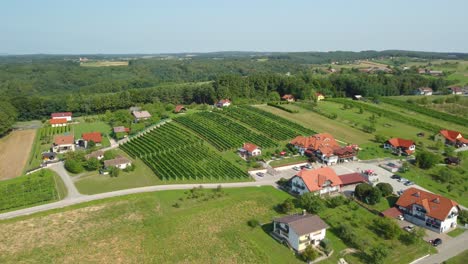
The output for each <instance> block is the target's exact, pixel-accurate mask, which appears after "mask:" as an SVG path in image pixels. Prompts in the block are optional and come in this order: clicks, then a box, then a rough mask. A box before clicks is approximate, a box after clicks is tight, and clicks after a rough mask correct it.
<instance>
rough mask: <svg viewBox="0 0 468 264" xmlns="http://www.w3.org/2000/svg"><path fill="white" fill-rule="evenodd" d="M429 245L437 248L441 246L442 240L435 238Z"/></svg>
mask: <svg viewBox="0 0 468 264" xmlns="http://www.w3.org/2000/svg"><path fill="white" fill-rule="evenodd" d="M431 244H432V245H433V246H434V247H437V246H439V245H441V244H442V239H440V238H436V239H434V240H432V243H431Z"/></svg>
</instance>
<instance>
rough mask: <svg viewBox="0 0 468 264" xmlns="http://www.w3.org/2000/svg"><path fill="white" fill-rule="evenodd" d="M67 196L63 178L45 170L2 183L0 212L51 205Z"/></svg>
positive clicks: (0, 188)
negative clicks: (50, 203) (45, 204)
mask: <svg viewBox="0 0 468 264" xmlns="http://www.w3.org/2000/svg"><path fill="white" fill-rule="evenodd" d="M65 196H66V188H65V186H64V184H63V182H62V180H61V178H60V177H59V176H58V175H57V174H55V173H54V172H53V171H51V170H47V169H44V170H40V171H38V172H35V173H32V174H30V175H24V176H20V177H17V178H15V179H10V180H5V181H0V197H2V199H0V212H6V211H12V210H18V209H21V208H24V207H31V206H34V205H40V204H44V203H49V202H53V201H57V200H61V199H63V198H64V197H65ZM0 252H1V250H0Z"/></svg>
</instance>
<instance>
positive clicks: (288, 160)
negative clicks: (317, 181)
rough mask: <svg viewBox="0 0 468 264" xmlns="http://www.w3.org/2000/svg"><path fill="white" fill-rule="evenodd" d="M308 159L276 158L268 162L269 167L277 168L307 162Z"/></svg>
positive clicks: (298, 157)
mask: <svg viewBox="0 0 468 264" xmlns="http://www.w3.org/2000/svg"><path fill="white" fill-rule="evenodd" d="M307 160H308V158H307V157H306V156H296V157H291V158H289V157H288V158H278V159H276V160H274V161H272V162H270V166H272V167H278V166H286V165H290V164H294V163H298V162H307Z"/></svg>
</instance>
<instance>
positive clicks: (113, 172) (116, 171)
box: [110, 167, 120, 177]
mask: <svg viewBox="0 0 468 264" xmlns="http://www.w3.org/2000/svg"><path fill="white" fill-rule="evenodd" d="M119 174H120V169H118V168H116V167H112V168H111V169H110V176H111V177H119Z"/></svg>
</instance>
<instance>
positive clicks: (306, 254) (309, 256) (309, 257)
mask: <svg viewBox="0 0 468 264" xmlns="http://www.w3.org/2000/svg"><path fill="white" fill-rule="evenodd" d="M301 256H302V259H303V260H304V261H313V260H315V259H316V258H317V257H318V256H319V253H318V252H317V250H315V249H314V248H313V247H312V246H311V245H308V246H307V247H306V248H305V249H304V251H303V252H302V254H301Z"/></svg>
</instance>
